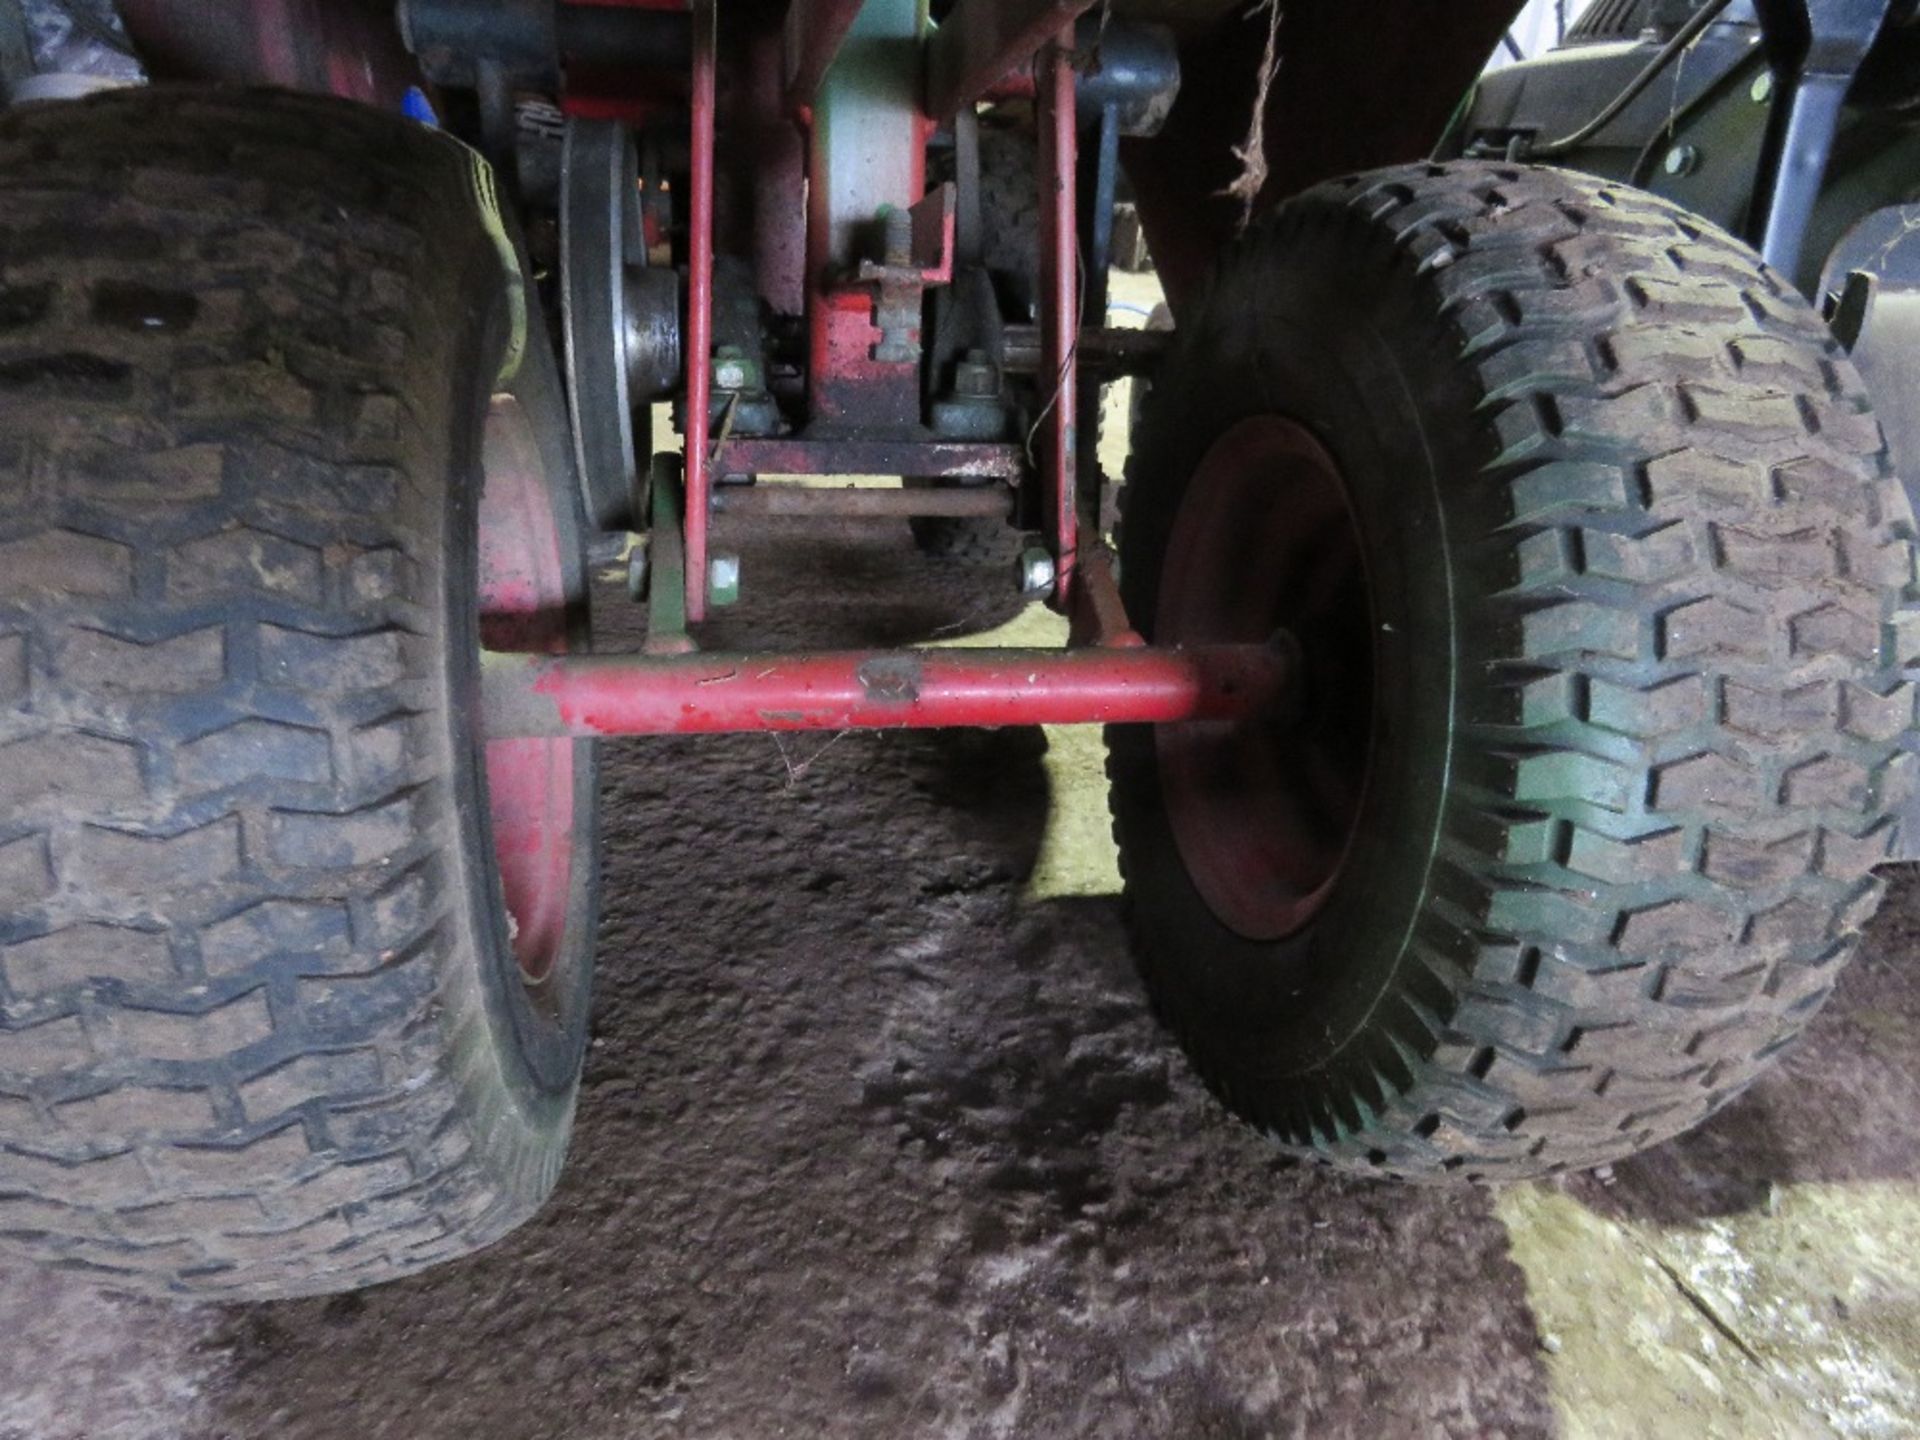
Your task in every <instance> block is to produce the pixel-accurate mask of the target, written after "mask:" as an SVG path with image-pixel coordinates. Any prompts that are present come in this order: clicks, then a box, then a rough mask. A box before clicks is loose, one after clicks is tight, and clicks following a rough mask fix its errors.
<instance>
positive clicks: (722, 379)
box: [713, 345, 760, 391]
mask: <svg viewBox="0 0 1920 1440" xmlns="http://www.w3.org/2000/svg"><path fill="white" fill-rule="evenodd" d="M713 388H714V389H716V390H736V391H737V390H758V389H759V388H760V367H759V366H758V365H756V364H754V363H753V361H752V360H751V359H749V358H748V356H747V352H746V351H744V350H742V349H741V348H740V347H739V346H738V345H722V346H719V347H718V348H717V349H715V350H714V352H713Z"/></svg>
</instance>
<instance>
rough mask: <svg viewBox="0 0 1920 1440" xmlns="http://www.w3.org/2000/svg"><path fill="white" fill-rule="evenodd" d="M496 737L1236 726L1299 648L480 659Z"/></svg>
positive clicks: (1264, 698) (1263, 702) (488, 724)
mask: <svg viewBox="0 0 1920 1440" xmlns="http://www.w3.org/2000/svg"><path fill="white" fill-rule="evenodd" d="M481 661H482V663H481V671H480V676H481V706H482V719H483V723H484V727H485V733H486V734H487V736H488V737H489V738H490V739H495V740H498V739H506V738H510V737H515V736H537V735H579V736H597V735H701V734H721V733H726V732H730V731H754V730H781V731H788V730H874V729H905V728H914V729H923V728H939V727H944V726H956V725H979V726H997V725H1080V724H1133V723H1147V724H1166V723H1171V722H1177V721H1186V720H1231V719H1236V718H1239V717H1241V716H1244V715H1247V714H1250V713H1252V712H1253V711H1255V710H1258V709H1260V708H1262V707H1264V706H1267V705H1269V704H1272V703H1273V702H1274V701H1276V700H1277V699H1279V698H1280V697H1281V695H1282V693H1283V692H1284V691H1285V689H1286V687H1287V685H1288V684H1289V683H1290V682H1291V681H1292V679H1293V678H1294V668H1295V661H1294V659H1293V658H1292V654H1291V652H1289V651H1288V650H1286V649H1284V648H1281V647H1274V646H1266V645H1212V646H1203V647H1199V648H1196V649H1192V650H1174V649H1159V648H1153V647H1142V648H1137V649H1100V650H984V649H982V650H973V649H952V650H891V651H886V650H882V651H871V650H865V651H862V650H854V651H841V652H830V653H822V654H812V655H774V654H734V655H727V654H714V653H705V654H694V655H677V656H653V655H509V654H501V653H498V652H492V651H489V652H487V653H485V654H483V655H482V657H481Z"/></svg>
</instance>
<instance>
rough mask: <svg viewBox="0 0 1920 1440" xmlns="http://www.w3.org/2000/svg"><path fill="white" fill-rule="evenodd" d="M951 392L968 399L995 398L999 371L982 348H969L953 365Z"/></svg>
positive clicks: (998, 384) (998, 385) (997, 390)
mask: <svg viewBox="0 0 1920 1440" xmlns="http://www.w3.org/2000/svg"><path fill="white" fill-rule="evenodd" d="M953 393H954V394H955V395H956V396H959V397H961V398H964V399H968V400H997V399H998V398H999V397H1000V372H999V371H998V370H996V369H995V368H994V364H993V361H992V360H990V359H988V358H987V352H986V351H984V350H969V351H967V353H966V355H965V356H964V357H962V358H961V359H960V360H959V361H958V362H957V363H956V364H955V365H954V367H953Z"/></svg>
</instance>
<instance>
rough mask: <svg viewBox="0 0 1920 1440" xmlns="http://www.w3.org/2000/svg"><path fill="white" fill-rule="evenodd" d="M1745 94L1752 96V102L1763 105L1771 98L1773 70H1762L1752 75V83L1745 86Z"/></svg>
mask: <svg viewBox="0 0 1920 1440" xmlns="http://www.w3.org/2000/svg"><path fill="white" fill-rule="evenodd" d="M1747 94H1749V95H1751V96H1752V97H1753V103H1754V104H1756V105H1764V104H1766V103H1767V101H1769V100H1771V99H1772V98H1773V72H1772V71H1771V70H1762V71H1761V72H1760V73H1759V74H1758V75H1756V76H1754V77H1753V84H1751V85H1749V86H1748V87H1747Z"/></svg>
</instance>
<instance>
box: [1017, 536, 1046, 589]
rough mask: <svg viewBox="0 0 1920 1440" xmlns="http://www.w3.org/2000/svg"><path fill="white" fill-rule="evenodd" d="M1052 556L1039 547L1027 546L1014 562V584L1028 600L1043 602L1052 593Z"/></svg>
mask: <svg viewBox="0 0 1920 1440" xmlns="http://www.w3.org/2000/svg"><path fill="white" fill-rule="evenodd" d="M1053 581H1054V567H1053V556H1052V554H1051V553H1050V552H1048V551H1047V550H1046V549H1045V548H1043V547H1042V546H1039V545H1029V546H1028V547H1027V548H1026V549H1024V550H1022V551H1021V552H1020V559H1019V560H1018V561H1017V562H1016V566H1015V571H1014V583H1015V584H1016V585H1018V586H1019V587H1020V593H1021V594H1022V595H1024V596H1025V597H1026V598H1027V599H1029V600H1044V599H1046V598H1047V596H1049V595H1051V594H1052V593H1053Z"/></svg>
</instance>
